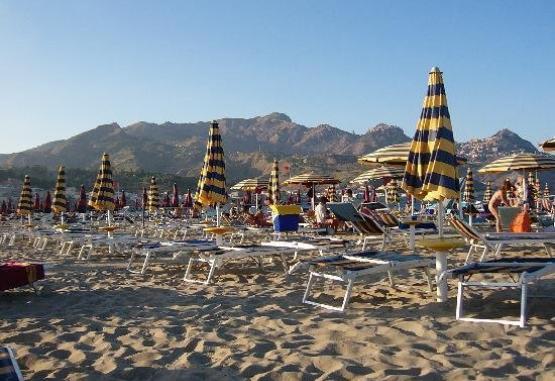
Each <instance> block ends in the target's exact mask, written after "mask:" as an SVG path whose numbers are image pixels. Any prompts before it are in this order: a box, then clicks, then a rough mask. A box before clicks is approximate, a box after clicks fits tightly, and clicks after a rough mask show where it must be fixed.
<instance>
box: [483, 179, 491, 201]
mask: <svg viewBox="0 0 555 381" xmlns="http://www.w3.org/2000/svg"><path fill="white" fill-rule="evenodd" d="M492 196H493V190H492V189H491V181H490V180H488V182H487V183H486V190H485V191H484V198H483V199H482V201H483V202H485V203H486V204H487V203H488V202H489V200H490V199H491V197H492Z"/></svg>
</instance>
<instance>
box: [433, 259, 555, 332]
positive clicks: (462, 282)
mask: <svg viewBox="0 0 555 381" xmlns="http://www.w3.org/2000/svg"><path fill="white" fill-rule="evenodd" d="M554 273H555V260H553V259H546V258H519V259H510V260H509V259H503V260H493V261H487V262H474V263H469V264H466V265H464V266H462V267H459V268H456V269H451V270H447V271H445V272H444V273H443V274H441V275H440V277H441V278H444V277H456V278H458V290H457V308H456V313H455V317H456V319H457V320H462V321H470V322H479V323H501V324H510V325H518V326H520V327H524V326H525V325H526V319H527V315H526V307H527V300H528V297H529V294H528V288H529V286H530V285H534V284H537V283H539V282H540V281H542V280H543V279H544V278H545V277H546V276H547V275H550V274H554ZM476 274H489V275H491V274H506V275H508V276H510V278H511V281H509V282H507V281H497V282H496V281H491V280H488V281H470V278H471V277H472V276H474V275H476ZM515 278H517V279H516V280H515ZM466 287H472V288H482V289H483V288H487V289H502V288H513V289H520V318H519V320H507V319H485V318H474V317H464V316H463V313H464V308H463V301H464V289H465V288H466Z"/></svg>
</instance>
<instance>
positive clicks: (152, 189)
mask: <svg viewBox="0 0 555 381" xmlns="http://www.w3.org/2000/svg"><path fill="white" fill-rule="evenodd" d="M159 207H160V199H159V195H158V185H157V184H156V178H155V177H154V176H152V177H151V178H150V185H149V187H148V201H147V209H148V211H149V212H155V211H156V210H157V209H158V208H159Z"/></svg>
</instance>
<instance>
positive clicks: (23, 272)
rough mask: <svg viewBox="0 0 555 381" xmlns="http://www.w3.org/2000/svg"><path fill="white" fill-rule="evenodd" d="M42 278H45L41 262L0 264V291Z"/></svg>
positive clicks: (28, 283)
mask: <svg viewBox="0 0 555 381" xmlns="http://www.w3.org/2000/svg"><path fill="white" fill-rule="evenodd" d="M40 279H44V266H43V265H41V264H35V263H25V262H8V263H4V264H1V265H0V291H5V290H9V289H12V288H17V287H21V286H27V285H30V284H32V283H34V282H36V281H37V280H40Z"/></svg>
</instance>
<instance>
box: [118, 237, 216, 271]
mask: <svg viewBox="0 0 555 381" xmlns="http://www.w3.org/2000/svg"><path fill="white" fill-rule="evenodd" d="M216 248H217V246H216V243H215V242H214V241H211V240H205V239H189V240H183V241H161V242H147V243H141V244H140V245H138V246H137V247H135V248H134V249H133V250H132V252H131V257H130V258H129V262H128V264H127V271H129V272H130V273H133V274H141V275H144V273H145V272H146V270H147V268H148V265H149V264H150V263H152V261H153V260H154V259H155V258H158V259H162V258H165V259H166V260H167V259H170V260H172V261H176V260H177V258H178V257H179V256H180V255H182V254H183V253H185V252H192V251H195V250H213V249H216ZM168 254H169V255H171V257H169V258H168ZM141 255H142V256H144V260H143V264H142V266H141V270H140V271H136V270H133V269H132V267H133V263H134V261H135V258H136V257H137V256H141Z"/></svg>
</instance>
